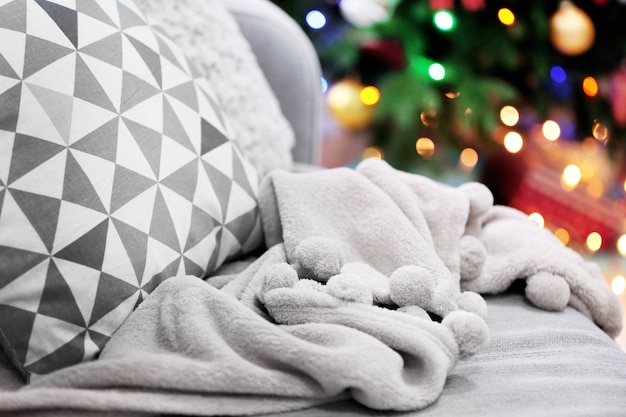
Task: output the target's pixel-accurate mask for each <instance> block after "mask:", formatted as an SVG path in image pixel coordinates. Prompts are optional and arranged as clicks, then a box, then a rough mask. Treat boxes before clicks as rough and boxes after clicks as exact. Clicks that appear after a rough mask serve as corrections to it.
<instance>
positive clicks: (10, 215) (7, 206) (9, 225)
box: [0, 192, 49, 254]
mask: <svg viewBox="0 0 626 417" xmlns="http://www.w3.org/2000/svg"><path fill="white" fill-rule="evenodd" d="M0 230H2V233H0V247H2V246H6V247H12V248H16V249H21V250H25V251H29V252H36V253H41V254H48V253H49V252H48V250H47V249H46V246H45V245H44V243H43V242H42V241H41V239H40V237H39V233H37V231H36V230H35V229H34V228H33V226H32V224H31V223H30V221H29V220H28V218H27V217H26V216H25V215H24V213H23V212H22V210H21V209H20V207H19V206H18V205H17V203H16V201H15V199H14V198H13V196H12V195H11V193H10V192H5V196H4V201H3V203H2V211H0Z"/></svg>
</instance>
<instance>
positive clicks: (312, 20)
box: [306, 10, 326, 29]
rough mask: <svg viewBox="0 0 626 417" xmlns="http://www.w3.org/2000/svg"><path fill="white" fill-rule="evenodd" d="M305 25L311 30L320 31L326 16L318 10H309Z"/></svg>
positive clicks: (324, 23)
mask: <svg viewBox="0 0 626 417" xmlns="http://www.w3.org/2000/svg"><path fill="white" fill-rule="evenodd" d="M306 23H307V25H309V27H310V28H311V29H321V28H323V27H324V26H325V25H326V16H324V13H322V12H320V11H319V10H311V11H310V12H308V13H307V14H306Z"/></svg>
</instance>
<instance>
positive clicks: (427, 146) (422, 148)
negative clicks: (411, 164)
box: [415, 137, 435, 159]
mask: <svg viewBox="0 0 626 417" xmlns="http://www.w3.org/2000/svg"><path fill="white" fill-rule="evenodd" d="M415 150H416V151H417V153H418V155H419V156H421V157H422V158H424V159H429V158H430V157H431V156H433V154H434V153H435V142H433V140H432V139H430V138H426V137H423V138H419V139H418V140H417V141H415Z"/></svg>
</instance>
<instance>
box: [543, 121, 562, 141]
mask: <svg viewBox="0 0 626 417" xmlns="http://www.w3.org/2000/svg"><path fill="white" fill-rule="evenodd" d="M541 133H543V136H544V137H545V138H546V139H548V140H549V141H551V142H554V141H555V140H557V139H558V138H559V137H560V136H561V126H559V124H558V123H557V122H555V121H554V120H546V121H545V122H544V123H543V125H542V126H541Z"/></svg>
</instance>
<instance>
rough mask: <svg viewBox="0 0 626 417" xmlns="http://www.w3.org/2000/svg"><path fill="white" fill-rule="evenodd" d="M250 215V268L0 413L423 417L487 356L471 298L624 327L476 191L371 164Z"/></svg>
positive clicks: (319, 178) (154, 307)
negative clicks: (455, 374) (328, 406)
mask: <svg viewBox="0 0 626 417" xmlns="http://www.w3.org/2000/svg"><path fill="white" fill-rule="evenodd" d="M259 203H260V207H261V213H262V219H263V227H264V233H265V239H266V244H267V246H268V249H267V250H266V251H265V253H264V254H263V255H262V256H260V257H259V258H258V259H256V260H254V261H252V262H250V263H246V264H245V266H242V265H243V264H239V265H237V266H236V267H233V268H231V269H230V270H228V268H226V270H227V274H226V275H216V276H214V277H209V278H208V279H207V280H206V281H202V280H200V279H198V278H195V277H173V278H171V279H169V280H166V281H165V282H164V283H163V284H161V285H160V286H159V287H158V288H157V289H156V290H155V291H153V292H152V294H151V295H150V296H148V297H147V298H146V299H145V301H144V302H143V303H142V304H141V305H139V307H138V308H137V309H136V310H135V312H134V313H133V314H132V315H131V316H130V318H129V319H128V320H127V321H126V322H125V323H124V324H123V326H122V327H121V328H120V329H119V330H118V331H117V332H116V333H115V334H114V335H113V337H112V338H111V340H110V341H109V343H108V344H107V346H106V347H105V348H104V350H103V351H102V354H101V356H100V358H99V359H98V360H96V361H93V362H89V363H83V364H79V365H75V366H71V367H68V368H65V369H61V370H59V371H56V372H54V373H52V374H49V375H46V376H43V377H40V378H38V379H36V380H34V381H33V382H32V383H31V384H30V385H27V386H21V387H16V386H15V385H7V386H6V387H2V389H3V390H0V415H15V414H17V413H19V415H24V416H29V415H32V416H35V415H37V416H39V415H59V414H63V413H70V412H71V413H78V412H84V413H86V415H88V414H89V413H106V412H110V413H116V414H117V415H123V413H144V414H152V413H154V414H157V413H159V414H161V413H171V414H185V415H251V414H260V413H270V412H281V411H287V410H294V409H299V408H304V407H309V406H313V405H316V404H320V403H324V402H329V401H335V400H337V399H342V398H353V399H355V400H356V401H358V402H360V403H361V404H363V405H366V406H367V407H370V408H373V409H382V410H397V411H404V410H415V409H420V408H423V407H426V406H428V405H429V404H431V403H432V402H434V401H436V399H437V398H438V396H439V395H440V393H441V391H442V390H443V387H444V383H445V381H446V377H447V375H448V374H449V373H450V372H451V370H452V369H453V368H454V366H455V365H456V364H457V363H458V361H459V360H460V359H463V358H466V357H469V356H471V355H473V354H475V353H476V352H478V351H480V350H481V349H482V348H483V347H484V346H485V345H486V344H487V343H488V342H489V329H488V327H487V325H486V322H485V317H486V315H487V307H486V303H485V302H484V300H483V298H482V297H481V296H480V295H479V293H499V292H502V291H505V290H506V289H507V288H508V287H509V286H510V285H511V284H512V282H513V281H515V280H520V279H523V280H526V281H527V285H526V295H527V297H528V298H529V300H531V301H532V302H533V303H534V304H535V305H537V306H539V307H541V308H545V309H549V310H559V309H562V308H564V307H565V306H566V305H568V304H569V305H572V306H574V307H575V308H578V309H579V310H580V311H582V312H583V313H584V314H586V315H587V316H588V317H589V318H590V319H591V320H593V321H594V322H595V323H596V324H597V325H598V326H600V327H601V328H603V329H604V330H605V331H606V332H607V333H608V334H610V335H616V334H617V333H619V331H620V329H621V312H620V309H619V302H618V301H617V298H616V297H615V296H614V295H613V294H612V293H611V291H610V289H609V288H608V286H607V285H606V283H605V282H604V280H603V279H602V277H601V275H600V273H599V269H598V268H597V266H595V265H593V264H590V263H588V262H585V261H584V260H583V259H582V257H580V255H578V254H576V253H575V252H573V251H571V250H570V249H568V248H566V247H564V246H563V245H561V244H560V242H558V240H556V238H554V237H553V236H552V235H551V234H550V233H549V232H547V231H545V230H542V229H540V228H539V227H537V226H536V225H535V224H534V223H532V222H531V221H530V220H528V218H527V217H526V216H524V215H523V214H522V213H520V212H517V211H516V210H513V209H510V208H504V207H498V206H494V205H493V197H492V196H491V194H490V193H489V191H488V190H487V189H486V188H485V187H484V186H482V185H480V184H477V183H469V184H464V185H463V186H460V187H450V186H447V185H443V184H439V183H437V182H435V181H432V180H430V179H428V178H425V177H421V176H418V175H415V174H408V173H404V172H400V171H397V170H395V169H393V168H392V167H390V166H389V165H388V164H386V163H385V162H383V161H378V160H368V161H364V162H363V163H362V164H361V165H359V166H358V167H357V169H356V170H351V169H347V168H340V169H335V170H326V171H315V172H308V173H302V174H293V173H288V172H284V171H274V172H272V173H271V174H270V175H269V176H267V177H266V180H265V182H264V183H263V184H262V186H261V192H260V196H259Z"/></svg>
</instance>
